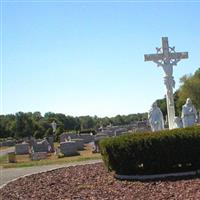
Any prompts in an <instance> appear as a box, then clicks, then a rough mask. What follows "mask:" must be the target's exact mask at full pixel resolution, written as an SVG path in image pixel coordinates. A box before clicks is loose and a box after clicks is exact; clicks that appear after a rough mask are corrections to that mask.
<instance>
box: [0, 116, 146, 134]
mask: <svg viewBox="0 0 200 200" xmlns="http://www.w3.org/2000/svg"><path fill="white" fill-rule="evenodd" d="M144 119H147V113H138V114H130V115H117V116H115V117H111V118H109V117H103V118H99V117H97V116H93V117H91V116H80V117H73V116H66V115H64V114H62V113H53V112H47V113H45V114H44V116H42V115H41V113H40V112H34V113H31V112H28V113H24V112H18V113H16V114H15V115H13V114H9V115H0V121H1V123H0V138H7V137H14V138H23V137H31V136H34V137H36V138H43V137H48V136H50V135H52V134H53V130H52V127H51V123H52V122H53V121H55V122H56V124H57V131H56V137H59V135H60V134H61V133H62V132H64V131H70V132H76V133H78V132H80V131H85V130H92V131H94V130H98V128H100V127H102V126H103V127H106V126H108V125H110V124H112V125H113V126H117V125H127V124H130V123H132V122H135V121H141V120H144Z"/></svg>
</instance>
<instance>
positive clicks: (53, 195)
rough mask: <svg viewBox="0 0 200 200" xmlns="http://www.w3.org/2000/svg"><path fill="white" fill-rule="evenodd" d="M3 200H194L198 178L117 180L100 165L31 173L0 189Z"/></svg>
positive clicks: (199, 185)
mask: <svg viewBox="0 0 200 200" xmlns="http://www.w3.org/2000/svg"><path fill="white" fill-rule="evenodd" d="M0 195H1V196H2V199H4V200H17V199H18V200H21V199H23V200H40V199H41V200H164V199H166V200H189V199H190V200H198V199H200V178H197V177H196V178H193V179H181V180H175V179H174V180H163V181H149V182H140V181H119V180H116V179H115V178H113V174H111V173H108V171H107V170H106V169H105V167H104V165H103V163H97V164H89V165H81V166H74V167H68V168H61V169H56V170H53V171H49V172H45V173H41V174H34V175H31V176H29V177H25V178H20V179H18V180H17V181H14V182H11V183H8V184H7V185H6V186H5V187H3V189H0Z"/></svg>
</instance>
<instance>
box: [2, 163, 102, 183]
mask: <svg viewBox="0 0 200 200" xmlns="http://www.w3.org/2000/svg"><path fill="white" fill-rule="evenodd" d="M97 162H102V161H101V160H89V161H82V162H73V163H67V164H58V165H45V166H35V167H22V168H9V169H3V168H0V187H1V186H2V185H4V184H6V183H8V182H9V181H11V180H13V179H16V178H18V177H21V176H25V175H29V174H35V173H40V172H45V171H48V170H53V169H57V168H62V167H69V166H76V165H83V164H93V163H97Z"/></svg>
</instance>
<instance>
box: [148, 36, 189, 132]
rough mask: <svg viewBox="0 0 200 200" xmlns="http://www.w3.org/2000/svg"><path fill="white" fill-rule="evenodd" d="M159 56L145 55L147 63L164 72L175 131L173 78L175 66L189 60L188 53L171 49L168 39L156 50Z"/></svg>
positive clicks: (171, 120)
mask: <svg viewBox="0 0 200 200" xmlns="http://www.w3.org/2000/svg"><path fill="white" fill-rule="evenodd" d="M156 50H157V54H148V55H144V58H145V61H153V62H154V63H156V64H157V66H158V67H159V66H161V67H162V68H163V70H164V73H165V77H164V84H165V86H166V89H167V94H166V101H167V114H168V123H169V129H173V127H174V125H173V123H174V117H175V109H174V97H173V88H174V87H175V81H174V77H173V66H176V65H177V63H178V62H179V61H180V60H181V59H186V58H188V52H176V51H175V47H169V44H168V38H167V37H163V38H162V47H161V48H156Z"/></svg>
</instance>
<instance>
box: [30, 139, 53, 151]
mask: <svg viewBox="0 0 200 200" xmlns="http://www.w3.org/2000/svg"><path fill="white" fill-rule="evenodd" d="M32 150H33V152H49V150H50V145H49V143H48V141H47V140H42V141H40V142H35V143H34V144H33V146H32Z"/></svg>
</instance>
